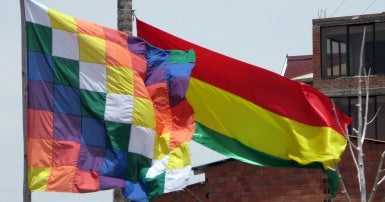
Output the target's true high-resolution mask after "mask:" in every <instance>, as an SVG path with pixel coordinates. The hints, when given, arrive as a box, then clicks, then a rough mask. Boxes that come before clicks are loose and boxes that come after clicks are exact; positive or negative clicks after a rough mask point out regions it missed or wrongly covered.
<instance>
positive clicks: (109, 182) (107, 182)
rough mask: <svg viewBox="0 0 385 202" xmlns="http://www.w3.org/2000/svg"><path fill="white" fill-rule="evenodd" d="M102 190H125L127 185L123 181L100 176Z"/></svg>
mask: <svg viewBox="0 0 385 202" xmlns="http://www.w3.org/2000/svg"><path fill="white" fill-rule="evenodd" d="M99 184H100V190H108V189H116V188H124V187H125V186H126V183H125V181H124V180H123V179H118V178H113V177H107V176H102V175H99Z"/></svg>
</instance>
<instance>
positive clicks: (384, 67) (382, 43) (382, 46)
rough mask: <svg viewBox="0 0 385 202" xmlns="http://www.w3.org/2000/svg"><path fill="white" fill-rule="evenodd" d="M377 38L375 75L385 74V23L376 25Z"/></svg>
mask: <svg viewBox="0 0 385 202" xmlns="http://www.w3.org/2000/svg"><path fill="white" fill-rule="evenodd" d="M374 26H375V29H376V33H375V35H374V37H375V47H374V50H375V55H374V60H375V63H374V67H375V72H374V73H375V74H385V23H384V22H382V23H376V24H375V25H374Z"/></svg>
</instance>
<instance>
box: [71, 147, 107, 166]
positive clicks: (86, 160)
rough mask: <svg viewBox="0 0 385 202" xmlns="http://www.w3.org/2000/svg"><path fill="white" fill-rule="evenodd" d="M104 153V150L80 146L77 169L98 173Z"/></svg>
mask: <svg viewBox="0 0 385 202" xmlns="http://www.w3.org/2000/svg"><path fill="white" fill-rule="evenodd" d="M105 153H106V149H105V148H101V147H93V146H87V145H80V153H79V160H78V167H79V168H80V169H81V170H83V171H86V172H92V171H96V172H99V169H100V166H101V165H102V163H103V159H104V155H105Z"/></svg>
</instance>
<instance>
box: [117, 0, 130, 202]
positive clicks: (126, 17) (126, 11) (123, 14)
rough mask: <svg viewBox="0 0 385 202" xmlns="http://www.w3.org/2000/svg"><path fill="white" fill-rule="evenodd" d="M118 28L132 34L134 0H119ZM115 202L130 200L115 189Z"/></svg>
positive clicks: (119, 190)
mask: <svg viewBox="0 0 385 202" xmlns="http://www.w3.org/2000/svg"><path fill="white" fill-rule="evenodd" d="M117 7H118V16H117V18H118V23H117V25H118V30H119V31H123V32H126V33H127V34H132V0H118V5H117ZM113 201H114V202H125V201H128V200H126V199H125V198H124V197H123V193H122V190H121V189H115V190H114V200H113Z"/></svg>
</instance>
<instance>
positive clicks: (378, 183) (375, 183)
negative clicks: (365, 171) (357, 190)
mask: <svg viewBox="0 0 385 202" xmlns="http://www.w3.org/2000/svg"><path fill="white" fill-rule="evenodd" d="M384 157H385V151H384V152H382V154H381V160H380V164H379V165H378V170H377V175H376V178H375V180H374V184H373V188H372V192H371V193H370V197H369V202H372V201H373V200H374V195H375V194H376V191H377V187H378V185H380V184H381V183H382V182H383V180H384V178H385V176H384V177H382V179H381V180H380V181H378V179H379V177H380V174H381V172H382V171H383V170H382V166H383V163H384Z"/></svg>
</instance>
